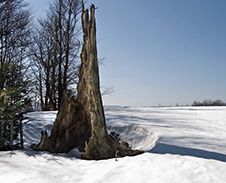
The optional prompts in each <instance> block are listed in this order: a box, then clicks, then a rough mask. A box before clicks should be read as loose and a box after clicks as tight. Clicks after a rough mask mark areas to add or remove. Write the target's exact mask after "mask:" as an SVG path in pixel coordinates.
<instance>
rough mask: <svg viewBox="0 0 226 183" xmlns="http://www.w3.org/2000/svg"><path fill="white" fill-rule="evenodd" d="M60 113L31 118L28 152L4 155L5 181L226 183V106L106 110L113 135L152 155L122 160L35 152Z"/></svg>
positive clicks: (0, 177) (1, 175)
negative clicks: (92, 159)
mask: <svg viewBox="0 0 226 183" xmlns="http://www.w3.org/2000/svg"><path fill="white" fill-rule="evenodd" d="M56 113H57V112H55V111H54V112H34V113H29V114H27V116H28V117H29V121H26V123H25V124H24V141H25V149H24V150H16V151H6V152H3V151H1V152H0V182H10V183H11V182H12V183H13V182H16V183H18V182H21V183H28V182H29V183H30V182H32V183H36V182H37V183H39V182H43V183H52V182H54V183H58V182H59V183H60V182H69V183H70V182H81V183H83V182H87V183H90V182H98V183H99V182H100V183H101V182H114V183H115V182H120V183H121V182H154V183H187V182H189V183H191V182H192V183H193V182H197V183H213V182H216V183H224V182H226V174H225V171H226V141H225V139H226V107H119V106H115V107H105V113H106V120H107V126H108V131H109V132H110V131H111V130H114V131H116V132H118V133H120V134H121V138H122V139H123V140H128V142H129V143H130V145H131V146H132V147H133V148H138V149H143V150H145V151H146V152H145V153H144V154H141V155H138V156H135V157H124V158H119V159H118V161H115V159H108V160H100V161H86V160H81V159H79V158H78V157H79V155H80V154H79V152H78V151H77V150H76V149H73V150H71V151H70V152H69V153H67V154H64V153H61V154H51V153H49V152H36V151H33V150H31V149H30V148H29V145H30V144H32V143H37V142H39V139H40V132H41V131H42V130H44V129H45V130H47V131H48V133H49V134H50V132H51V129H52V125H53V122H54V120H55V117H56ZM159 139H160V140H159ZM157 142H158V143H157ZM156 143H157V144H156Z"/></svg>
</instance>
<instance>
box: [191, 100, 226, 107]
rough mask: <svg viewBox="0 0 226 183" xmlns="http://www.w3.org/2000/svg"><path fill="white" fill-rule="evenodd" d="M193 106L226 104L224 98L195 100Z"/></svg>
mask: <svg viewBox="0 0 226 183" xmlns="http://www.w3.org/2000/svg"><path fill="white" fill-rule="evenodd" d="M192 106H226V103H224V102H223V101H222V100H204V101H203V102H198V101H194V102H193V104H192Z"/></svg>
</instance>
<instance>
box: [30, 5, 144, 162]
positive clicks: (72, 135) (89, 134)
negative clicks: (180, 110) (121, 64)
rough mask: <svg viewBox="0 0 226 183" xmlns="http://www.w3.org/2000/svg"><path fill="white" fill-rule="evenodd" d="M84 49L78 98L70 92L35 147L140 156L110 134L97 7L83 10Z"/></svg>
mask: <svg viewBox="0 0 226 183" xmlns="http://www.w3.org/2000/svg"><path fill="white" fill-rule="evenodd" d="M82 29H83V33H84V36H83V41H84V43H83V48H82V52H81V55H80V56H81V61H82V63H81V67H80V71H79V73H80V75H79V83H78V86H77V99H76V101H73V100H72V99H70V98H69V97H68V96H67V94H66V93H64V96H63V103H62V106H61V107H60V110H59V112H58V114H57V118H56V120H55V122H54V126H53V129H52V131H51V135H50V137H47V133H46V132H42V139H41V142H40V143H39V144H37V145H36V144H33V145H32V148H33V149H34V150H47V151H50V152H68V151H70V150H71V149H73V148H75V147H78V148H79V150H80V151H82V152H84V154H83V155H82V158H84V159H95V160H99V159H107V158H114V157H115V156H116V154H117V156H119V157H123V156H127V155H137V154H140V153H142V151H138V150H131V149H129V148H127V147H123V146H121V145H120V143H118V142H116V140H114V138H112V137H111V136H110V135H108V133H107V130H106V122H105V116H104V109H103V104H102V98H101V93H100V81H99V68H98V61H97V47H96V22H95V6H94V5H92V6H91V9H90V16H89V12H88V10H84V4H83V9H82Z"/></svg>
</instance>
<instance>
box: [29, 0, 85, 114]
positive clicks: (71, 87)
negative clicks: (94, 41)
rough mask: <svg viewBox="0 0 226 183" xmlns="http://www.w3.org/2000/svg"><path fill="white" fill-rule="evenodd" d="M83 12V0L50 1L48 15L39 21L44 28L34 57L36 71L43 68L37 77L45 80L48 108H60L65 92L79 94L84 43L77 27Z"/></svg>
mask: <svg viewBox="0 0 226 183" xmlns="http://www.w3.org/2000/svg"><path fill="white" fill-rule="evenodd" d="M80 11H81V1H80V0H55V1H54V2H53V3H52V4H49V10H48V11H47V17H46V18H45V19H42V20H39V24H40V27H41V28H40V29H41V31H40V30H39V31H37V34H36V35H35V37H34V43H35V46H33V48H35V49H34V50H33V54H32V55H33V56H32V57H33V61H35V62H36V64H34V65H35V67H36V69H34V70H39V69H40V68H39V67H41V70H42V71H43V73H40V74H42V77H40V76H37V77H36V80H39V79H42V82H40V81H39V82H38V83H39V91H40V92H39V93H40V99H41V98H43V103H44V108H43V109H45V110H49V109H50V107H51V108H53V109H56V108H59V106H60V105H61V100H62V94H63V92H64V91H68V92H69V93H75V88H76V87H75V85H76V84H77V80H78V68H79V62H78V60H79V57H78V53H79V50H80V46H81V44H80V41H79V39H78V37H79V33H80V29H79V28H78V26H77V22H78V14H79V13H80ZM36 48H38V49H36ZM43 84H44V88H42V90H43V91H42V92H41V90H40V88H41V86H42V85H43ZM41 93H42V95H43V96H41ZM44 93H45V94H44ZM41 102H42V100H41Z"/></svg>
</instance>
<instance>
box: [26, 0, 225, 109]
mask: <svg viewBox="0 0 226 183" xmlns="http://www.w3.org/2000/svg"><path fill="white" fill-rule="evenodd" d="M27 1H28V2H29V3H30V4H31V5H32V6H33V10H34V11H36V14H37V15H38V16H45V10H47V9H48V1H47V0H38V1H37V0H27ZM49 2H52V0H49ZM91 3H93V4H95V6H96V7H98V9H97V10H96V19H97V40H98V56H99V58H102V57H105V58H106V60H105V64H104V66H100V76H101V83H102V85H103V86H114V87H115V90H116V91H115V92H114V93H113V94H112V95H111V96H105V97H104V98H103V100H104V104H105V105H132V106H153V105H159V104H161V105H175V104H176V103H178V104H181V105H182V104H192V102H193V101H194V100H197V101H203V100H205V99H213V100H215V99H221V100H223V101H225V102H226V11H225V9H226V1H225V0H189V1H188V0H142V1H138V0H133V1H131V0H123V1H122V0H121V1H116V0H107V1H104V0H92V1H91V0H88V2H87V4H86V7H89V5H90V4H91Z"/></svg>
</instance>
